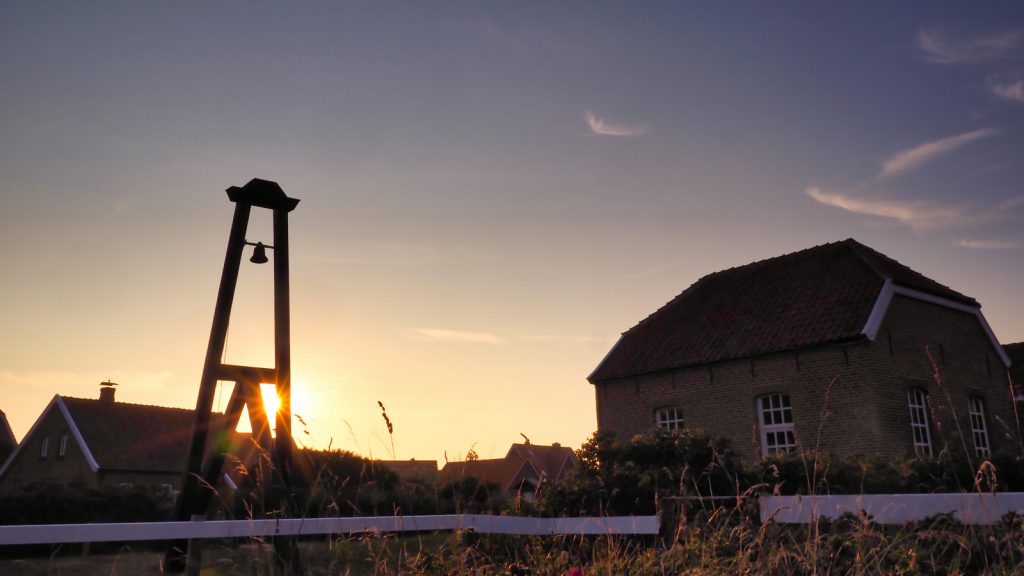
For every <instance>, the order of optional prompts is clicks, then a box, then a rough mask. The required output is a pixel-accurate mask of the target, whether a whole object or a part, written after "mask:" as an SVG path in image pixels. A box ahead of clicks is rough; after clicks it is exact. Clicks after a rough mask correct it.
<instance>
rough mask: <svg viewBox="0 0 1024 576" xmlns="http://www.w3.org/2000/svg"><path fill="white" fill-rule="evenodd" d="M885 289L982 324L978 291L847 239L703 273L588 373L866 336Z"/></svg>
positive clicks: (632, 371) (614, 373) (663, 366)
mask: <svg viewBox="0 0 1024 576" xmlns="http://www.w3.org/2000/svg"><path fill="white" fill-rule="evenodd" d="M887 287H888V288H889V289H890V291H889V292H888V297H891V295H892V293H893V292H892V290H899V289H902V290H904V291H905V292H913V293H923V294H927V295H929V296H931V297H934V298H936V299H939V300H942V301H945V302H950V303H953V305H954V306H957V307H959V308H962V309H964V310H966V311H972V312H973V313H976V314H977V315H978V317H979V319H980V320H981V321H982V323H983V324H984V319H983V318H982V317H981V316H980V313H979V312H977V309H979V308H980V305H979V304H978V302H977V301H976V300H974V299H973V298H970V297H969V296H966V295H964V294H961V293H960V292H957V291H956V290H953V289H951V288H949V287H948V286H945V285H943V284H940V283H938V282H936V281H934V280H932V279H930V278H928V277H926V276H924V275H922V274H921V273H919V272H916V271H914V270H912V269H910V268H908V267H907V266H905V265H903V264H900V263H899V262H897V261H896V260H893V259H892V258H889V257H888V256H886V255H884V254H882V253H880V252H877V251H875V250H873V249H871V248H869V247H867V246H865V245H863V244H861V243H859V242H857V241H856V240H853V239H847V240H843V241H840V242H833V243H830V244H824V245H821V246H816V247H814V248H808V249H806V250H801V251H799V252H794V253H791V254H786V255H784V256H778V257H776V258H769V259H767V260H761V261H758V262H754V263H752V264H747V265H745V266H739V267H736V268H730V269H728V270H723V271H721V272H715V273H713V274H709V275H707V276H704V277H703V278H701V279H700V280H698V281H697V282H696V283H694V284H693V285H692V286H690V287H689V288H687V289H686V290H684V291H683V292H682V293H681V294H679V295H678V296H676V297H675V298H674V299H672V300H671V301H669V302H668V303H667V304H665V305H664V306H663V307H661V308H660V309H659V310H657V311H656V312H654V313H653V314H651V315H650V316H648V317H647V318H645V319H643V320H641V321H640V322H639V323H638V324H637V325H636V326H634V327H632V328H630V329H629V330H628V331H626V332H625V333H624V334H623V335H622V337H621V338H620V339H619V341H618V343H616V344H615V346H614V347H613V348H612V349H611V351H609V352H608V355H607V356H606V357H605V358H604V360H603V361H602V362H601V363H600V364H599V365H598V367H597V368H596V369H595V370H594V372H593V373H592V374H591V375H590V376H589V378H588V379H589V380H590V381H591V382H596V381H600V380H606V379H609V378H618V377H623V376H630V375H636V374H644V373H651V372H658V371H662V370H669V369H673V368H681V367H686V366H694V365H699V364H706V363H710V362H717V361H722V360H728V359H733V358H744V357H751V356H756V355H760V354H767V353H772V352H780V351H785V350H798V349H802V348H807V347H810V346H816V345H820V344H826V343H836V342H844V341H852V340H856V339H860V338H863V337H865V336H866V335H867V332H868V326H869V323H870V322H871V321H872V320H876V321H877V318H876V316H877V314H873V313H874V312H876V305H878V304H879V303H880V302H882V301H883V300H885V302H884V304H885V305H887V304H888V300H886V299H885V297H883V296H884V295H886V294H887V292H886V289H887ZM985 327H986V330H987V329H988V328H987V324H985ZM989 334H990V337H991V338H992V340H993V342H994V343H995V345H996V346H997V347H998V343H997V342H995V338H994V336H991V332H990V331H989ZM869 337H872V338H873V336H869ZM999 353H1000V354H1001V353H1002V351H1001V350H999ZM1003 360H1004V362H1005V358H1003Z"/></svg>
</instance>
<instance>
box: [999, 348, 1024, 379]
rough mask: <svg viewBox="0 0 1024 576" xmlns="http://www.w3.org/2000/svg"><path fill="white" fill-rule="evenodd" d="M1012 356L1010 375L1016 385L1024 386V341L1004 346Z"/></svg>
mask: <svg viewBox="0 0 1024 576" xmlns="http://www.w3.org/2000/svg"><path fill="white" fill-rule="evenodd" d="M1003 349H1004V350H1006V355H1007V356H1009V357H1010V362H1011V363H1012V364H1010V377H1011V378H1012V379H1013V384H1014V385H1015V386H1024V342H1014V343H1013V344H1006V345H1004V346H1003Z"/></svg>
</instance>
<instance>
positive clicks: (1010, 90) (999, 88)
mask: <svg viewBox="0 0 1024 576" xmlns="http://www.w3.org/2000/svg"><path fill="white" fill-rule="evenodd" d="M988 88H989V90H991V91H992V93H993V94H995V95H996V96H998V97H999V98H1002V99H1003V100H1010V101H1012V102H1017V103H1020V104H1024V79H1017V80H1015V81H1014V80H999V79H995V78H989V81H988Z"/></svg>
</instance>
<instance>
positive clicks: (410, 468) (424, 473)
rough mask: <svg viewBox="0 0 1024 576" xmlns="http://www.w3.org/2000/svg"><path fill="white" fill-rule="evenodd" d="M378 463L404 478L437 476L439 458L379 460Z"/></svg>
mask: <svg viewBox="0 0 1024 576" xmlns="http://www.w3.org/2000/svg"><path fill="white" fill-rule="evenodd" d="M376 463H377V464H381V465H383V466H384V467H385V468H387V469H388V470H391V471H392V472H394V473H395V474H396V475H397V476H398V477H399V478H401V479H403V480H409V479H413V478H425V479H428V480H431V479H436V478H437V460H377V461H376Z"/></svg>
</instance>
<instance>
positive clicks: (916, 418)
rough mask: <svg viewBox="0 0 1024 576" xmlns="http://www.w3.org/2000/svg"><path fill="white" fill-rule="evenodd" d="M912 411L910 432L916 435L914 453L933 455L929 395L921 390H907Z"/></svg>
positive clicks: (908, 405) (908, 406)
mask: <svg viewBox="0 0 1024 576" xmlns="http://www.w3.org/2000/svg"><path fill="white" fill-rule="evenodd" d="M907 408H909V409H910V431H911V432H913V434H914V452H916V453H918V454H922V455H924V456H931V455H932V434H931V423H930V422H929V420H928V394H927V393H926V392H925V391H924V390H921V389H920V388H911V389H910V390H907Z"/></svg>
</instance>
